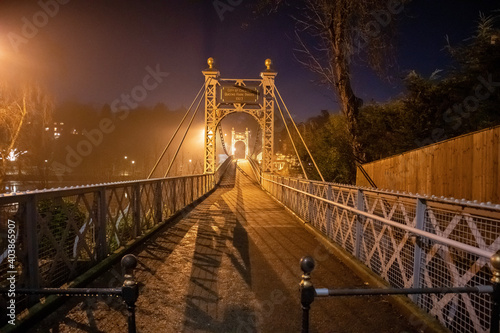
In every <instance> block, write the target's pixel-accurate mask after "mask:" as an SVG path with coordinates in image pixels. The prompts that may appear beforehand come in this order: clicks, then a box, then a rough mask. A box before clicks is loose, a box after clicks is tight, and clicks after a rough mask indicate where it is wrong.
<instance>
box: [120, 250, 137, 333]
mask: <svg viewBox="0 0 500 333" xmlns="http://www.w3.org/2000/svg"><path fill="white" fill-rule="evenodd" d="M121 265H122V269H123V273H124V274H123V278H124V281H123V286H122V297H123V300H124V302H125V304H126V305H127V322H128V333H135V332H136V327H135V302H136V301H137V298H138V297H139V286H138V285H137V282H136V281H135V278H134V268H135V267H137V258H136V257H135V256H134V255H133V254H127V255H126V256H124V257H123V258H122V261H121Z"/></svg>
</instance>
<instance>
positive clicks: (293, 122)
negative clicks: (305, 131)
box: [274, 86, 325, 181]
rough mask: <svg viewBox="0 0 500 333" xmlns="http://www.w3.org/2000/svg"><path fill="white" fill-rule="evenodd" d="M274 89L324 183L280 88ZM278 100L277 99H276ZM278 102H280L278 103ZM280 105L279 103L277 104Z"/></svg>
mask: <svg viewBox="0 0 500 333" xmlns="http://www.w3.org/2000/svg"><path fill="white" fill-rule="evenodd" d="M274 89H275V90H276V92H277V93H278V96H279V98H280V100H281V103H283V106H284V107H285V110H286V112H287V113H288V116H289V117H290V120H291V121H292V124H293V126H294V127H295V130H296V131H297V133H298V134H299V137H300V140H302V144H303V145H304V147H306V150H307V153H308V154H309V157H310V158H311V160H312V162H313V163H314V167H315V168H316V171H317V172H318V174H319V176H320V177H321V180H322V181H325V179H324V178H323V175H322V174H321V171H320V170H319V168H318V165H317V164H316V161H315V160H314V158H313V157H312V154H311V152H310V151H309V148H308V147H307V145H306V143H305V141H304V138H302V135H301V134H300V132H299V129H298V128H297V125H296V124H295V121H293V118H292V115H291V114H290V111H288V108H287V107H286V104H285V101H283V98H282V97H281V94H280V92H279V91H278V88H277V87H276V86H274ZM275 99H276V97H275ZM276 102H278V101H276ZM276 104H278V105H279V103H276Z"/></svg>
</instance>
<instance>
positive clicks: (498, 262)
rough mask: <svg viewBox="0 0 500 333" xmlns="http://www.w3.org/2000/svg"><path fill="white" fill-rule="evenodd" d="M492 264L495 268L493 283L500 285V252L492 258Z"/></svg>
mask: <svg viewBox="0 0 500 333" xmlns="http://www.w3.org/2000/svg"><path fill="white" fill-rule="evenodd" d="M490 263H491V266H492V267H493V269H492V270H493V277H492V278H491V282H493V283H500V250H498V251H497V252H495V254H493V255H492V256H491V258H490Z"/></svg>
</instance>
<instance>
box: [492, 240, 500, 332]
mask: <svg viewBox="0 0 500 333" xmlns="http://www.w3.org/2000/svg"><path fill="white" fill-rule="evenodd" d="M490 263H491V266H492V271H493V277H492V278H491V283H492V284H493V293H492V294H491V319H490V333H498V332H499V331H500V328H499V326H500V325H499V321H500V250H499V251H497V252H496V253H495V254H494V255H492V256H491V258H490Z"/></svg>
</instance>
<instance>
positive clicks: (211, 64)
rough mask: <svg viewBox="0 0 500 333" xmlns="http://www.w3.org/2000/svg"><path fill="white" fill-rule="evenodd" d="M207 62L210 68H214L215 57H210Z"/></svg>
mask: <svg viewBox="0 0 500 333" xmlns="http://www.w3.org/2000/svg"><path fill="white" fill-rule="evenodd" d="M207 64H208V68H210V69H213V68H214V64H215V60H214V58H212V57H210V58H208V60H207Z"/></svg>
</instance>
